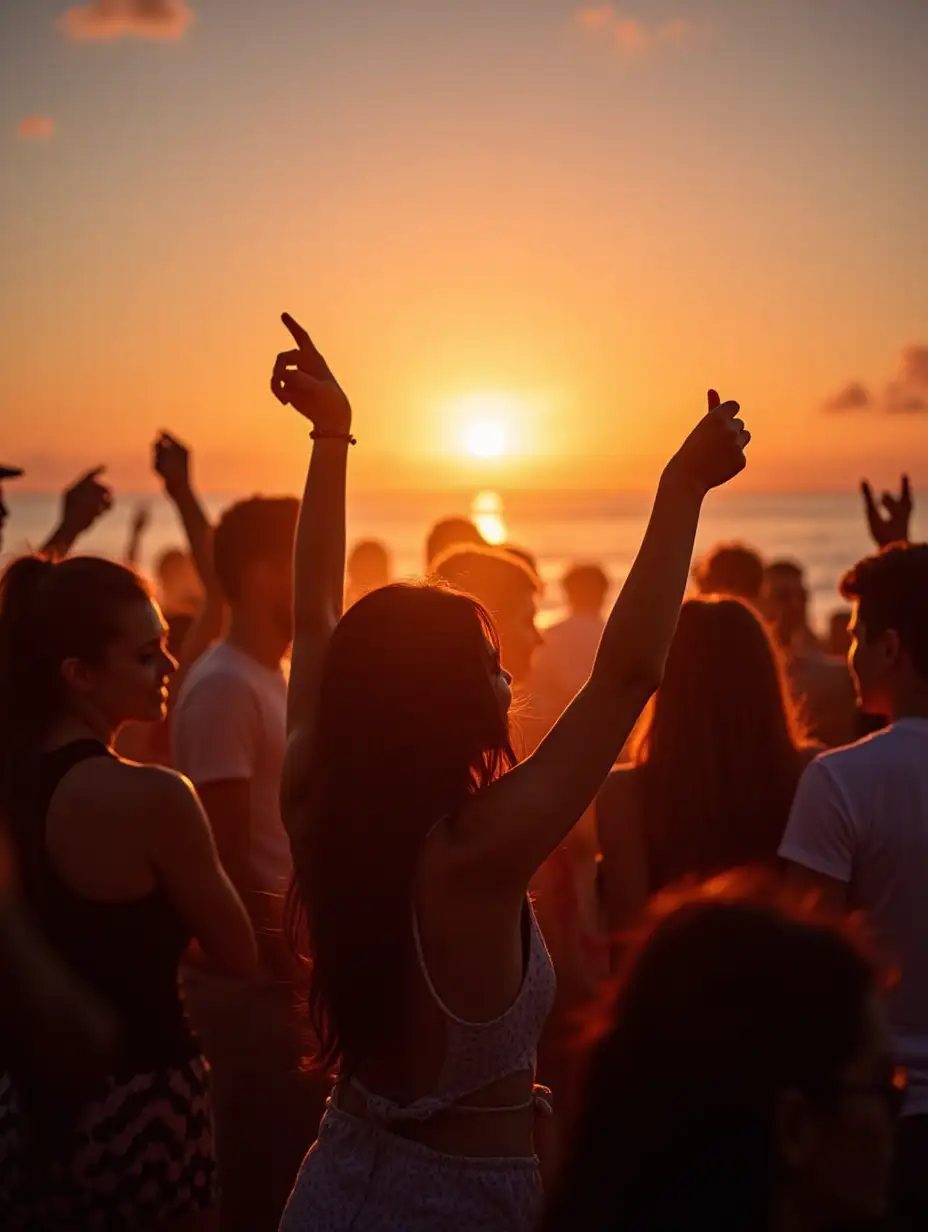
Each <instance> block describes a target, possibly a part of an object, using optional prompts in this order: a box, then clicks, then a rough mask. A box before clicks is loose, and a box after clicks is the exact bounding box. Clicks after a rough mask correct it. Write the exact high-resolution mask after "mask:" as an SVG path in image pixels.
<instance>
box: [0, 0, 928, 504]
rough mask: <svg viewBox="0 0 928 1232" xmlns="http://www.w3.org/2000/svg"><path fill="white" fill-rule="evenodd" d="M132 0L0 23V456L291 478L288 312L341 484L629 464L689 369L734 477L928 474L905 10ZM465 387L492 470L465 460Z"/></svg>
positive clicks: (418, 482)
mask: <svg viewBox="0 0 928 1232" xmlns="http://www.w3.org/2000/svg"><path fill="white" fill-rule="evenodd" d="M132 7H133V6H132V4H131V2H130V0H125V9H126V13H127V14H129V18H128V19H127V23H126V24H125V25H124V27H121V28H120V29H119V30H118V31H117V30H114V29H105V28H103V27H102V26H101V25H100V24H99V23H97V24H94V20H95V19H94V17H93V13H94V9H93V5H92V4H91V5H89V6H83V9H85V10H87V12H89V13H90V17H87V16H86V13H85V14H84V16H82V17H81V18H80V21H78V22H77V24H75V21H76V19H74V18H72V19H71V20H70V24H69V25H68V26H67V27H66V28H62V27H61V26H60V25H58V24H57V23H58V22H59V21H60V19H61V17H62V15H63V14H64V12H65V10H66V9H68V4H67V3H55V2H54V0H35V3H31V4H30V5H28V6H4V11H3V14H2V16H0V48H2V51H0V57H2V63H0V111H2V114H3V116H4V117H5V122H6V128H7V133H8V137H7V139H6V141H5V143H4V144H3V145H2V146H0V158H2V167H0V185H2V187H0V227H2V232H0V233H2V234H3V236H4V279H3V287H2V290H0V294H2V297H3V300H2V309H3V313H2V315H3V330H2V331H0V371H2V373H3V377H2V383H0V398H2V422H3V429H2V436H0V455H2V460H4V461H10V462H19V463H21V464H25V465H28V466H29V468H30V478H31V482H32V483H33V485H34V486H37V487H47V486H54V485H57V484H58V483H59V482H61V481H62V480H63V479H64V478H66V477H68V476H69V475H70V474H71V473H72V472H73V471H75V470H77V469H79V468H81V467H83V466H84V465H85V464H86V465H90V464H94V463H97V462H102V461H106V462H108V463H109V465H110V470H111V474H112V477H113V479H114V480H115V482H116V483H117V485H118V486H120V487H122V488H139V487H141V486H144V485H145V484H146V483H147V481H148V476H147V469H146V467H147V463H146V452H147V445H148V442H149V441H150V439H151V437H152V435H153V434H154V432H155V431H156V430H157V429H158V428H161V427H168V428H170V429H172V430H174V431H175V432H177V433H178V434H180V435H182V436H184V437H186V438H187V439H188V440H190V441H191V442H192V443H193V444H194V445H195V446H196V448H197V451H198V474H199V478H200V481H201V482H202V483H203V485H204V486H206V487H208V488H212V489H222V490H231V489H238V488H245V489H248V488H263V489H266V490H267V489H271V488H278V489H288V488H289V489H293V488H295V487H296V486H297V484H298V483H299V480H300V477H301V474H302V470H303V467H304V463H305V456H306V450H307V442H306V432H305V431H304V428H303V426H302V425H301V424H300V423H294V422H293V420H292V418H291V417H290V415H289V414H288V413H287V411H286V410H283V409H282V408H280V407H279V406H278V405H277V404H276V403H275V402H274V401H273V400H272V398H271V396H270V393H269V391H268V387H267V382H268V376H269V372H270V367H271V363H272V360H273V356H274V352H275V351H276V349H278V348H279V347H283V346H285V345H286V343H287V339H286V336H285V334H284V332H283V330H282V328H281V327H280V326H279V325H278V322H277V316H278V314H279V312H280V311H281V310H282V309H284V308H286V309H288V310H290V311H291V312H293V313H294V314H295V315H297V316H298V317H300V318H301V319H302V320H303V321H304V323H305V324H306V325H307V327H308V328H310V330H311V332H312V333H313V334H314V336H315V338H316V340H317V342H318V344H319V345H320V347H321V348H322V349H324V351H325V352H326V354H327V355H328V357H329V359H330V362H331V364H332V367H333V369H335V371H336V372H337V373H338V374H339V376H340V377H341V379H342V381H343V383H344V385H345V387H346V389H347V390H348V392H349V395H350V396H351V398H352V401H353V403H354V405H355V414H356V432H357V435H358V438H359V441H360V444H359V447H358V449H357V451H356V454H355V457H354V458H353V465H354V481H355V483H356V484H357V485H359V486H361V487H365V488H370V489H376V490H385V489H389V488H394V487H399V488H415V487H422V488H428V489H435V488H439V487H442V486H450V485H454V486H458V485H461V486H464V485H467V486H472V485H473V484H475V483H476V484H480V485H486V484H491V485H492V486H498V487H501V488H505V487H539V486H544V485H548V484H550V485H555V486H558V487H563V488H573V487H578V486H583V487H595V486H601V487H604V488H614V487H623V488H624V487H631V488H642V487H648V486H650V485H651V483H652V482H653V479H654V476H655V474H656V471H657V468H658V467H659V465H660V464H661V462H662V461H663V460H664V458H665V457H666V456H667V454H668V451H669V450H670V448H671V447H672V446H673V445H674V444H675V443H676V442H678V440H679V439H680V438H681V435H682V433H683V431H684V429H685V427H686V425H687V424H688V423H689V422H690V421H691V420H692V419H693V418H694V417H695V416H696V415H697V414H699V413H700V412H701V410H702V407H703V397H704V390H705V388H706V386H707V385H709V384H712V385H716V386H717V387H718V388H719V389H720V391H721V393H722V394H723V396H725V397H730V396H734V397H738V398H739V399H740V400H741V401H742V404H743V406H744V409H745V416H746V418H747V419H748V421H749V425H750V427H751V428H752V430H753V431H754V434H755V445H754V446H752V451H751V466H750V468H749V472H748V473H747V474H746V476H745V477H744V481H743V482H744V483H745V484H746V485H750V486H753V487H757V488H766V489H774V488H786V489H810V488H817V487H825V488H838V487H842V486H848V485H850V484H852V483H854V482H855V481H856V479H857V478H858V476H859V474H860V472H861V471H862V470H866V471H867V472H871V473H872V475H873V478H874V480H875V481H876V482H877V483H879V484H883V483H885V482H889V481H890V480H891V479H892V478H893V477H894V475H895V473H896V472H897V471H898V470H899V469H900V467H901V466H902V465H903V464H904V465H906V466H908V467H909V468H910V469H911V470H912V472H913V477H914V478H915V480H916V482H918V481H919V480H921V482H922V483H924V482H925V480H926V478H928V431H926V426H928V414H926V413H918V412H910V413H903V412H899V411H896V412H892V411H889V410H886V409H885V405H886V403H887V402H888V401H889V402H895V403H897V404H898V403H899V402H900V401H905V402H906V404H907V405H920V404H921V403H922V401H923V400H924V402H925V407H926V410H928V352H926V354H925V355H924V356H923V355H922V352H921V351H918V350H917V349H915V348H916V347H917V345H924V344H926V343H928V279H926V278H925V250H924V241H923V239H922V233H923V229H924V202H925V201H926V200H928V172H926V169H925V162H924V160H923V158H922V157H921V154H920V153H919V152H918V151H920V150H923V149H924V148H925V147H926V144H928V101H926V95H928V91H925V90H924V85H923V66H922V63H921V60H922V56H921V52H920V51H919V48H920V47H923V46H924V45H925V41H924V40H925V36H926V35H928V6H924V5H920V4H919V3H918V2H917V0H887V2H886V3H879V4H878V3H876V0H841V2H840V3H839V2H838V0H821V2H820V3H818V2H817V3H814V4H807V3H800V2H799V0H780V2H775V0H756V2H755V3H752V4H751V5H744V4H738V3H735V0H705V3H701V2H700V0H681V3H678V4H669V3H658V2H657V0H654V2H652V3H648V2H643V3H639V4H637V5H628V6H616V7H613V6H609V5H593V6H591V7H589V8H588V10H586V11H585V13H586V15H585V16H583V13H582V11H581V10H582V9H583V6H577V5H572V4H570V3H563V2H561V0H538V2H537V3H533V4H529V3H528V0H521V2H516V0H498V2H496V3H490V0H471V2H470V3H469V4H468V5H466V6H465V5H426V4H425V3H424V0H419V2H418V3H414V2H412V0H399V2H397V3H393V4H389V5H385V4H380V3H378V2H377V0H351V2H350V3H348V2H346V3H344V4H342V3H341V2H340V3H339V5H338V6H334V5H332V6H329V5H324V4H304V5H300V6H297V5H295V4H293V3H292V2H290V0H265V2H264V3H262V4H260V5H258V4H257V3H250V2H249V0H223V2H220V0H212V3H210V2H208V0H203V2H201V3H192V4H191V5H188V6H185V5H183V4H180V3H174V4H172V3H170V2H169V0H164V3H163V8H164V11H165V13H166V15H167V19H168V24H166V25H165V26H163V27H162V28H160V29H143V30H139V29H137V28H136V29H133V26H132V21H131V12H130V10H131V9H132ZM14 9H15V10H16V11H15V12H11V11H8V10H14ZM185 9H187V10H189V15H190V20H189V21H181V22H179V23H177V24H171V23H172V22H173V21H174V18H175V17H176V15H177V12H178V11H181V10H185ZM295 9H298V10H299V11H298V12H295V11H294V10H295ZM437 10H443V11H442V12H439V11H437ZM465 10H466V11H465ZM745 10H746V11H745ZM172 14H173V16H172ZM581 17H582V20H581ZM81 23H83V24H81ZM628 23H631V24H628ZM75 33H80V34H81V36H82V37H81V38H79V39H75V37H74V34H75ZM103 34H108V35H112V36H113V37H108V38H103V37H100V36H102V35H103ZM117 34H119V35H120V36H121V37H115V35H117ZM137 34H141V35H143V37H132V35H137ZM152 34H156V35H171V36H176V37H155V38H152V37H148V36H150V35H152ZM90 35H92V36H93V37H90ZM43 119H44V120H47V121H48V122H49V123H45V124H43V123H42V122H41V121H42V120H43ZM905 346H909V347H910V348H912V349H910V351H909V352H908V361H907V363H906V364H903V363H902V361H901V360H900V355H901V353H902V349H903V347H905ZM923 360H924V362H923ZM850 382H861V383H863V384H864V385H865V386H866V387H867V390H868V391H869V402H870V403H871V405H869V406H867V407H865V408H863V409H858V410H854V411H844V412H833V413H826V412H825V411H823V409H822V403H823V400H824V399H826V398H828V397H829V396H832V395H834V394H835V393H836V392H838V391H841V390H842V389H844V388H845V387H846V386H848V384H849V383H850ZM893 382H895V383H896V387H897V388H895V389H888V388H887V387H888V386H890V385H892V383H893ZM902 386H904V387H905V388H904V390H902V393H904V395H905V396H904V399H903V397H902V396H901V393H900V388H901V387H902ZM474 391H495V392H498V393H503V394H506V395H508V396H510V397H511V399H512V408H513V409H512V411H511V412H508V413H507V415H506V416H505V418H507V420H508V422H507V423H506V427H507V431H508V436H509V440H510V442H511V446H512V452H511V455H510V457H509V458H508V459H505V460H502V461H500V462H497V463H477V462H475V461H473V460H471V461H468V460H466V459H465V458H464V457H463V456H462V453H461V447H460V440H461V434H462V432H463V431H464V429H465V428H466V426H467V425H466V424H464V423H462V422H459V419H460V416H458V417H457V419H456V417H455V414H454V413H453V412H454V406H455V404H456V401H457V400H459V399H460V398H461V397H462V396H464V395H468V394H471V393H473V392H474ZM858 400H861V401H862V400H863V395H860V397H859V399H858ZM449 407H450V408H451V409H450V410H449Z"/></svg>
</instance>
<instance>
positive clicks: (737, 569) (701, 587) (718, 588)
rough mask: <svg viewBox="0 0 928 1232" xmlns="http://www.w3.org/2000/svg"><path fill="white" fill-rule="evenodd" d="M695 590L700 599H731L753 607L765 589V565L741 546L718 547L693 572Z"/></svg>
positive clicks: (723, 545) (755, 554)
mask: <svg viewBox="0 0 928 1232" xmlns="http://www.w3.org/2000/svg"><path fill="white" fill-rule="evenodd" d="M693 580H694V581H695V583H696V588H697V590H698V591H699V592H700V594H703V595H732V596H734V597H735V598H737V599H746V600H747V602H748V603H752V604H754V605H755V606H756V605H757V604H758V603H759V601H760V596H761V590H762V589H763V585H764V562H763V561H762V560H761V558H760V556H759V555H758V554H757V552H755V551H754V549H753V548H749V547H748V546H747V545H746V544H743V543H720V544H718V545H717V546H716V547H714V548H713V549H712V550H711V551H710V552H707V553H706V555H705V556H704V557H703V558H702V560H701V561H700V562H699V564H698V565H697V567H696V569H695V570H694V572H693Z"/></svg>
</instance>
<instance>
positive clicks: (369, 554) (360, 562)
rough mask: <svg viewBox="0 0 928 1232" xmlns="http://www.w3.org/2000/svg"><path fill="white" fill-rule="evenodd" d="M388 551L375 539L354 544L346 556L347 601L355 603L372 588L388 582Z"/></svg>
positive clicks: (390, 570)
mask: <svg viewBox="0 0 928 1232" xmlns="http://www.w3.org/2000/svg"><path fill="white" fill-rule="evenodd" d="M391 573H392V566H391V564H390V553H389V552H388V551H387V549H386V547H385V546H384V545H383V544H382V543H381V542H380V541H379V540H377V539H365V540H363V541H362V542H361V543H357V544H355V546H354V547H353V548H352V550H351V553H350V555H349V556H348V566H347V575H348V576H347V592H348V601H349V603H357V601H358V600H359V599H362V598H363V597H364V596H365V595H366V594H368V593H369V592H370V591H372V590H377V589H378V588H379V587H381V586H387V585H389V583H390V576H391Z"/></svg>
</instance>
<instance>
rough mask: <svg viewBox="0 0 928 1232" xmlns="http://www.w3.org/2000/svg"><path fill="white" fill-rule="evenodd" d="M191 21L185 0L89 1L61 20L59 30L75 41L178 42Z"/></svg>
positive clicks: (70, 10)
mask: <svg viewBox="0 0 928 1232" xmlns="http://www.w3.org/2000/svg"><path fill="white" fill-rule="evenodd" d="M191 21H193V10H192V9H191V8H190V5H189V4H188V3H187V0H90V2H89V3H88V4H78V5H75V6H74V7H73V8H70V9H68V10H67V12H66V13H65V14H64V15H63V17H62V18H61V22H60V25H61V29H62V30H63V31H64V32H65V34H67V35H68V36H69V37H70V38H72V39H76V40H77V41H78V42H91V41H101V40H112V39H119V38H129V37H134V38H150V39H179V38H182V37H183V35H184V33H185V32H186V30H187V27H188V26H189V25H190V23H191Z"/></svg>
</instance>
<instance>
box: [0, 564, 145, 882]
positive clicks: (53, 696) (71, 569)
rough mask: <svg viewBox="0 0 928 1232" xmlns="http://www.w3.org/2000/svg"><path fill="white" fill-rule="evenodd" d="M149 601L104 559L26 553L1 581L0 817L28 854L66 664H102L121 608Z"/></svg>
mask: <svg viewBox="0 0 928 1232" xmlns="http://www.w3.org/2000/svg"><path fill="white" fill-rule="evenodd" d="M149 599H150V593H149V590H148V588H147V587H146V585H145V583H144V582H143V581H142V579H141V578H140V577H139V576H138V574H136V573H134V572H133V571H132V570H131V569H127V568H126V567H125V566H124V565H119V564H116V563H115V562H114V561H111V560H104V559H103V558H101V557H97V556H76V557H73V558H72V559H70V560H65V561H61V562H60V563H55V562H54V561H51V560H47V559H46V558H45V557H42V556H24V557H21V558H20V559H19V560H16V561H14V562H13V563H12V564H11V565H10V566H9V567H8V568H7V570H6V572H5V573H4V575H3V578H2V579H0V815H2V816H3V817H4V818H5V820H6V821H7V823H8V824H9V826H10V828H11V832H12V835H13V839H14V845H15V846H16V847H17V849H18V852H17V854H19V855H20V856H21V857H23V856H27V855H28V852H27V851H26V850H24V848H27V847H28V844H27V843H25V842H24V838H25V837H26V836H25V835H24V834H23V831H22V826H23V825H24V824H28V822H29V815H28V811H26V812H24V811H23V810H22V808H21V806H22V804H23V802H24V800H25V799H26V798H27V796H28V793H29V791H30V790H31V788H32V785H33V783H34V778H35V771H36V766H37V762H38V756H39V752H40V749H41V743H42V740H43V739H44V736H45V733H46V731H47V730H48V727H49V725H50V724H51V722H52V721H53V719H55V718H56V717H57V716H58V715H59V714H60V713H61V711H62V710H63V708H64V706H65V704H66V690H65V682H64V678H63V676H62V672H61V666H62V664H63V663H64V661H65V660H66V659H72V658H73V659H79V660H81V661H82V662H84V663H89V664H95V663H99V662H100V661H101V660H102V658H103V656H104V654H105V652H106V649H107V647H108V646H109V645H110V643H111V642H112V641H113V640H114V639H115V638H116V637H117V636H118V632H119V614H120V611H121V610H122V609H123V608H124V607H125V606H127V605H128V604H132V603H138V602H148V601H149Z"/></svg>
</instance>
